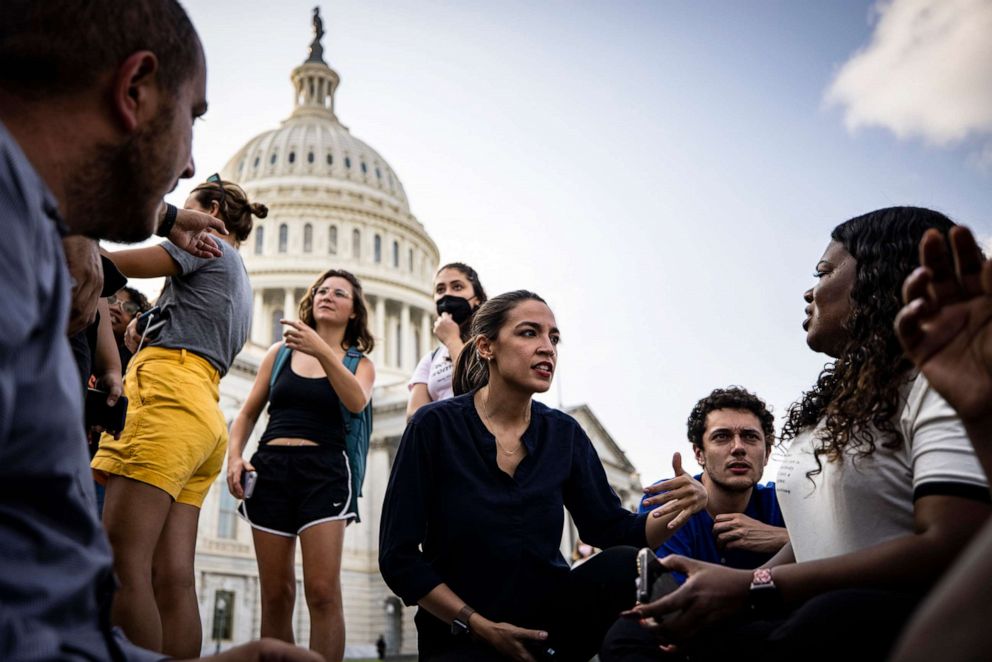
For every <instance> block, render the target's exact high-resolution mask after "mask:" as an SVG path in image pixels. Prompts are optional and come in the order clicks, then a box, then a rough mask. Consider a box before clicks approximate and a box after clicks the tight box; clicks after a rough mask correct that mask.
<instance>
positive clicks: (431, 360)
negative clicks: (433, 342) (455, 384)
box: [407, 345, 455, 402]
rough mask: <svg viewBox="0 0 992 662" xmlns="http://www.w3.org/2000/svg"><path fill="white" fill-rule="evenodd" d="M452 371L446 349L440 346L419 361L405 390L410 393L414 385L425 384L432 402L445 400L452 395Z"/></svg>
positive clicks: (452, 367)
mask: <svg viewBox="0 0 992 662" xmlns="http://www.w3.org/2000/svg"><path fill="white" fill-rule="evenodd" d="M454 370H455V366H454V364H453V363H452V362H451V356H450V355H449V354H448V348H447V347H446V346H445V345H441V346H440V347H438V348H437V349H436V350H434V351H432V352H430V353H428V354H424V357H423V358H422V359H420V363H418V364H417V369H416V370H414V371H413V377H411V378H410V383H409V384H407V388H409V389H410V390H411V391H412V390H413V387H414V385H415V384H427V393H428V394H429V395H430V396H431V401H432V402H437V401H438V400H447V399H448V398H450V397H451V396H453V395H454V393H453V392H452V390H451V375H452V373H453V372H454Z"/></svg>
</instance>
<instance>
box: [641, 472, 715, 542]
mask: <svg viewBox="0 0 992 662" xmlns="http://www.w3.org/2000/svg"><path fill="white" fill-rule="evenodd" d="M672 470H673V471H674V472H675V477H674V478H671V479H669V480H666V481H663V482H661V483H656V484H654V485H649V486H647V487H645V488H644V493H645V494H649V495H657V496H651V497H649V498H647V499H644V501H643V505H645V506H654V505H658V504H662V505H661V507H660V508H656V509H655V510H653V511H651V515H652V516H653V517H663V516H665V515H668V514H671V513H675V512H678V515H677V516H676V517H675V519H673V520H672V521H671V522H669V523H668V528H669V529H677V528H679V527H680V526H682V525H683V524H685V523H686V522H687V521H688V520H689V518H690V517H692V516H693V515H695V514H696V513H698V512H699V511H700V510H702V509H703V508H705V507H706V503H707V500H708V497H707V495H706V488H705V487H703V484H702V483H700V482H699V481H698V480H696V479H695V478H693V477H692V476H690V475H689V474H688V473H687V472H686V471H685V469H683V468H682V454H681V453H675V454H674V455H672Z"/></svg>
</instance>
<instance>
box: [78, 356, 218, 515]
mask: <svg viewBox="0 0 992 662" xmlns="http://www.w3.org/2000/svg"><path fill="white" fill-rule="evenodd" d="M218 384H220V373H219V372H217V369H216V368H214V367H213V366H212V365H210V363H209V362H208V361H207V360H206V359H204V358H202V357H200V356H197V355H196V354H193V353H192V352H188V351H186V350H185V349H166V348H163V347H145V348H144V349H142V350H141V351H140V352H139V353H138V354H137V356H135V357H134V358H133V359H131V363H130V364H128V368H127V376H126V378H125V380H124V395H126V396H127V399H128V403H127V421H126V422H125V424H124V430H123V432H121V438H120V439H119V440H115V439H114V438H113V437H111V436H110V435H107V434H105V435H103V437H102V438H101V439H100V449H99V450H98V451H97V452H96V455H95V456H94V457H93V462H92V463H91V466H92V467H93V474H94V476H95V477H96V478H97V480H99V481H101V482H103V481H104V480H105V479H106V477H107V474H115V475H118V476H125V477H127V478H131V479H133V480H138V481H141V482H142V483H148V484H149V485H154V486H155V487H157V488H159V489H161V490H163V491H165V492H168V493H169V495H170V496H171V497H172V498H173V499H175V500H176V502H177V503H185V504H189V505H191V506H196V507H197V508H199V507H200V506H201V505H202V504H203V499H204V497H206V495H207V490H209V489H210V485H211V484H213V482H214V480H215V479H216V478H217V475H218V474H219V473H220V470H221V467H222V466H223V464H224V454H225V453H226V452H227V424H226V423H225V421H224V415H223V414H221V411H220V408H219V407H218V406H217V401H218V395H219V391H218Z"/></svg>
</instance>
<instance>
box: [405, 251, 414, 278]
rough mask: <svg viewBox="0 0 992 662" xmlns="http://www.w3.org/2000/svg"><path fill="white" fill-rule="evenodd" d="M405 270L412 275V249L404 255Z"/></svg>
mask: <svg viewBox="0 0 992 662" xmlns="http://www.w3.org/2000/svg"><path fill="white" fill-rule="evenodd" d="M406 261H407V269H408V270H409V272H410V273H413V249H412V248H411V249H410V250H409V251H407V254H406Z"/></svg>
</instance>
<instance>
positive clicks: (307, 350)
mask: <svg viewBox="0 0 992 662" xmlns="http://www.w3.org/2000/svg"><path fill="white" fill-rule="evenodd" d="M279 323H280V324H282V325H283V326H285V327H286V330H285V331H284V332H283V338H285V341H286V346H287V347H289V348H290V349H292V350H293V351H296V352H303V353H304V354H309V355H310V356H313V357H316V358H320V356H321V354H324V353H326V352H329V351H330V348H329V347H328V346H327V343H326V342H324V339H323V338H321V337H320V336H319V335H318V334H317V332H316V331H314V330H313V329H312V328H310V327H309V326H307V325H306V324H304V323H303V322H299V321H296V320H287V319H282V320H279Z"/></svg>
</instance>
